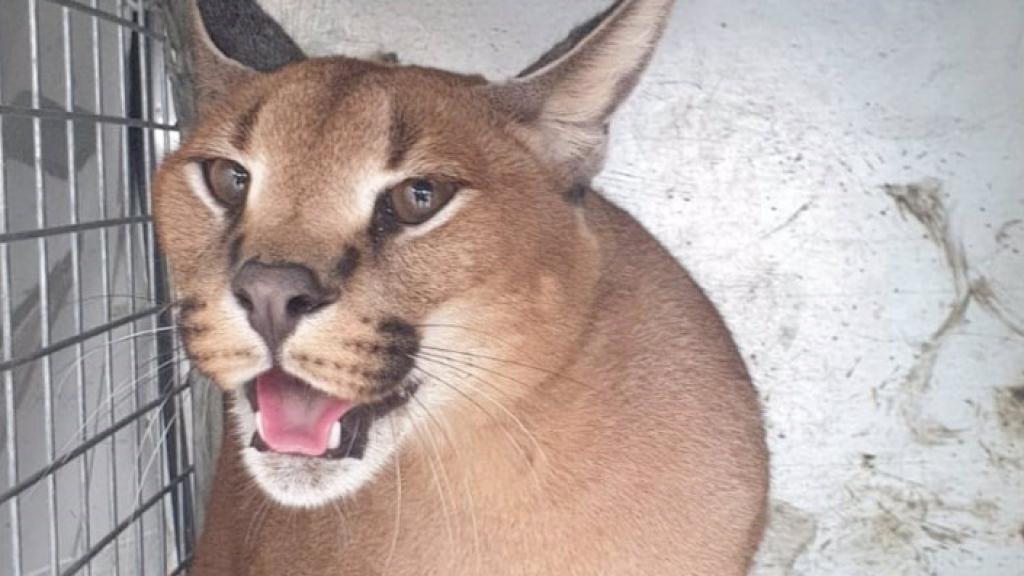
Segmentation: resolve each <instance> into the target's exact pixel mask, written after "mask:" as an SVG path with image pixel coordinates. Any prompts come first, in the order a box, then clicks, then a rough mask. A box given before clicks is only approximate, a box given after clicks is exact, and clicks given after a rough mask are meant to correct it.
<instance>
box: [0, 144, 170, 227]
mask: <svg viewBox="0 0 1024 576" xmlns="http://www.w3.org/2000/svg"><path fill="white" fill-rule="evenodd" d="M69 146H70V144H69ZM151 219H152V217H151V216H131V217H128V218H110V219H107V220H97V221H94V222H72V223H71V224H66V225H64V226H50V227H48V228H42V229H39V230H25V231H24V232H8V233H5V234H0V242H18V241H21V240H33V239H36V238H51V237H53V236H61V235H64V234H78V233H80V232H87V231H89V230H96V229H99V228H113V227H116V226H125V225H130V224H141V223H145V222H149V221H150V220H151Z"/></svg>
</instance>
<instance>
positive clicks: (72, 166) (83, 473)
mask: <svg viewBox="0 0 1024 576" xmlns="http://www.w3.org/2000/svg"><path fill="white" fill-rule="evenodd" d="M61 26H62V32H63V34H64V103H65V107H66V109H67V111H68V112H72V111H73V110H74V108H75V73H74V61H73V60H74V57H73V51H72V46H71V45H72V41H73V38H72V35H71V11H70V10H69V9H68V8H66V7H65V8H62V9H61ZM65 142H66V146H67V151H68V173H67V177H68V212H69V213H70V215H71V225H73V226H74V225H77V224H78V169H77V168H76V166H77V165H78V163H77V162H76V159H77V158H76V152H75V123H74V121H72V120H68V122H67V125H66V138H65ZM81 244H82V237H81V236H80V235H79V234H77V233H76V234H75V235H74V237H73V238H72V239H71V284H72V293H73V294H74V295H75V305H74V307H73V309H72V313H73V314H74V326H75V333H76V334H79V333H81V332H82V316H83V309H82V306H83V304H82V258H81ZM84 356H85V347H84V343H83V342H79V343H78V344H75V381H76V383H77V384H78V385H77V387H76V390H77V398H76V400H77V402H78V424H79V430H80V431H81V432H80V434H81V439H82V442H85V441H86V440H88V433H87V432H88V431H87V423H86V390H85V385H86V382H85V365H84V364H85V361H84ZM78 482H79V490H81V496H80V504H81V506H82V510H83V511H84V514H85V520H84V521H82V522H80V525H81V526H82V539H83V541H84V545H85V548H86V549H88V548H89V546H90V544H91V539H92V537H91V524H92V523H91V522H90V519H89V510H90V508H91V506H90V503H89V455H88V454H83V456H82V459H81V460H79V467H78ZM74 550H75V551H77V548H76V549H74ZM91 573H92V565H91V564H86V565H85V574H86V576H89V574H91Z"/></svg>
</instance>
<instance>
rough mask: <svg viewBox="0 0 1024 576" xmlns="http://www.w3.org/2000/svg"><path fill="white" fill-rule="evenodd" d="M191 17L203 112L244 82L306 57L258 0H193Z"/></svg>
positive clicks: (200, 105) (198, 102) (193, 49)
mask: <svg viewBox="0 0 1024 576" xmlns="http://www.w3.org/2000/svg"><path fill="white" fill-rule="evenodd" d="M189 19H190V21H191V30H192V35H191V39H192V41H191V47H192V61H193V64H194V65H195V81H196V82H195V84H196V101H197V104H198V107H199V110H200V113H201V112H202V111H203V109H206V108H208V107H209V106H211V105H212V104H215V103H216V102H218V101H220V100H222V99H223V98H224V97H225V96H227V95H228V94H230V93H231V91H232V89H233V88H234V87H236V86H237V85H238V84H239V83H241V82H244V81H245V80H247V79H249V78H251V77H254V76H256V75H257V74H259V73H261V72H271V71H274V70H277V69H278V68H281V67H282V66H285V65H287V64H290V63H292V62H297V61H299V60H302V59H304V58H305V55H304V54H303V53H302V50H300V49H299V47H298V45H297V44H296V43H295V41H294V40H292V39H291V37H289V36H288V34H287V33H286V32H285V31H284V29H283V28H281V25H280V24H278V23H277V22H275V21H274V20H273V19H272V18H271V17H270V16H268V15H267V13H266V12H264V11H263V9H262V8H261V7H260V5H259V4H258V3H257V2H256V0H189Z"/></svg>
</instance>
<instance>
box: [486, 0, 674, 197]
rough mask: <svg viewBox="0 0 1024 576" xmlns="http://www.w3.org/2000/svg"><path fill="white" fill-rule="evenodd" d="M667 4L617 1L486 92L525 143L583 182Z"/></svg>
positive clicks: (647, 55) (597, 162) (594, 168)
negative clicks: (512, 118)
mask: <svg viewBox="0 0 1024 576" xmlns="http://www.w3.org/2000/svg"><path fill="white" fill-rule="evenodd" d="M672 4H673V0H618V1H617V2H616V3H615V4H613V5H612V6H611V7H610V8H608V10H606V11H605V12H604V13H602V14H600V15H598V16H596V17H595V18H593V19H592V20H590V21H589V22H586V23H584V24H582V25H580V26H578V27H577V28H576V29H575V30H573V31H572V32H571V33H570V34H569V37H568V38H566V39H565V40H563V41H562V42H561V43H559V44H558V45H556V46H555V47H554V48H553V49H552V50H550V51H549V52H548V53H547V54H545V55H544V56H542V57H541V58H540V60H538V61H537V62H535V63H534V64H533V65H531V66H530V67H528V68H527V69H526V70H524V71H523V72H522V73H521V74H520V75H519V76H517V77H516V78H515V79H513V80H511V81H510V82H508V83H506V84H502V85H497V86H494V85H491V86H488V87H487V88H486V89H487V90H489V91H490V97H491V98H492V99H493V101H494V102H495V103H496V104H497V106H498V107H499V108H501V109H502V110H504V111H506V112H510V113H511V114H513V115H514V116H515V117H516V118H517V119H518V120H519V121H520V122H521V123H522V124H523V125H524V127H525V128H526V134H527V141H528V142H529V143H530V145H531V146H533V147H535V148H536V149H537V150H538V151H539V152H540V153H542V154H544V155H546V156H547V157H551V158H555V159H556V160H557V161H558V162H559V163H561V164H562V165H563V166H565V169H566V172H567V174H566V175H567V176H569V177H570V178H572V179H573V180H574V181H576V182H585V181H589V180H590V179H591V178H593V177H594V176H595V175H596V174H597V172H599V171H600V169H601V165H602V163H603V162H604V151H605V146H606V144H607V138H608V121H609V119H610V117H611V115H612V113H613V112H614V111H615V109H616V108H617V107H618V106H619V105H620V104H621V103H622V102H623V100H625V99H626V97H627V96H629V94H630V92H631V91H632V90H633V88H634V87H635V86H636V84H637V82H638V81H639V79H640V75H641V73H642V72H643V71H644V69H645V68H646V66H647V63H648V62H649V61H650V59H651V55H652V54H653V52H654V48H655V45H656V44H657V42H658V39H659V38H660V37H661V34H662V31H663V30H664V28H665V23H666V22H667V20H668V15H669V13H670V11H671V8H672Z"/></svg>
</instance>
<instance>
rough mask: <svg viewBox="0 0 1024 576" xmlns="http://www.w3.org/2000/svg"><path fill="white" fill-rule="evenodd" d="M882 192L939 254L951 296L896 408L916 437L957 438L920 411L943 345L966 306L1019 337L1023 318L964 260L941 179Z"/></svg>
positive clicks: (924, 441) (887, 187) (1023, 331)
mask: <svg viewBox="0 0 1024 576" xmlns="http://www.w3.org/2000/svg"><path fill="white" fill-rule="evenodd" d="M883 188H884V190H885V193H886V194H887V195H888V196H889V197H890V198H892V199H893V201H894V202H895V203H896V207H897V209H898V210H899V212H900V215H901V216H902V217H903V218H904V220H907V219H908V216H909V217H910V218H913V219H914V220H916V221H917V222H918V223H920V224H921V225H922V226H923V227H924V230H925V234H926V235H927V237H928V239H929V240H931V241H932V243H934V244H935V245H936V246H937V247H938V248H939V249H940V250H941V251H942V253H943V256H944V259H945V262H946V266H947V268H948V269H949V273H950V282H951V283H952V285H953V289H954V292H955V299H954V301H953V303H952V304H951V305H950V308H949V312H948V313H947V315H946V318H945V319H944V320H943V321H942V323H941V324H940V325H939V326H938V327H937V328H936V329H935V331H934V332H933V333H932V335H931V336H930V337H929V338H928V340H926V341H925V342H923V343H922V344H921V345H920V348H919V350H918V355H917V361H916V362H915V363H914V365H913V366H912V367H911V369H910V371H909V372H908V373H907V377H906V380H905V382H904V390H905V391H906V394H905V398H904V401H903V402H902V404H901V408H900V413H901V415H902V416H903V420H904V422H905V424H906V426H907V427H908V428H909V429H910V431H911V432H912V434H913V435H914V438H915V440H916V441H917V442H919V443H921V444H926V445H936V444H943V443H945V442H948V441H950V440H952V439H954V438H956V437H957V435H958V434H959V432H960V431H958V430H953V429H951V428H949V427H947V426H945V425H943V424H942V423H940V422H936V421H935V420H934V419H932V418H930V417H928V416H927V415H926V414H924V406H925V405H926V403H925V402H924V397H925V396H926V395H927V394H928V392H929V390H930V389H931V381H932V373H933V371H934V369H935V365H936V362H937V361H938V358H939V353H940V352H941V351H942V347H943V344H944V343H945V342H946V340H947V339H948V338H949V336H950V335H951V334H953V333H954V332H955V330H956V329H957V328H958V327H959V326H960V325H962V324H963V323H964V321H965V319H966V317H967V312H968V310H969V309H970V307H971V305H972V304H974V305H977V306H978V307H979V308H981V309H983V310H985V311H986V312H988V313H989V314H991V315H992V316H993V317H994V318H996V319H997V320H999V321H1000V322H1001V323H1002V324H1003V325H1004V326H1006V327H1007V328H1008V329H1009V330H1010V331H1011V332H1013V333H1014V334H1016V335H1017V336H1020V337H1022V338H1024V321H1022V320H1021V319H1019V318H1017V317H1015V315H1014V314H1013V312H1012V311H1011V310H1010V309H1009V308H1008V307H1007V306H1005V305H1004V304H1003V302H1002V301H1001V300H1000V298H999V297H998V295H997V294H996V292H995V290H993V288H992V285H991V284H990V283H989V281H988V279H987V278H985V277H983V276H980V275H977V274H975V273H974V270H972V269H971V266H970V263H969V262H968V259H967V255H966V251H965V250H964V245H963V241H962V240H961V239H960V238H959V237H958V236H957V235H956V233H955V231H954V229H953V227H952V225H951V223H950V217H949V211H948V210H947V208H946V204H945V202H944V201H943V194H942V182H941V181H939V180H936V179H934V178H927V179H925V180H922V181H920V182H917V183H910V184H886V185H885V186H884V187H883Z"/></svg>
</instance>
